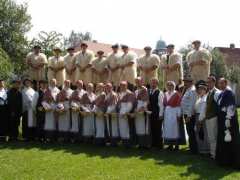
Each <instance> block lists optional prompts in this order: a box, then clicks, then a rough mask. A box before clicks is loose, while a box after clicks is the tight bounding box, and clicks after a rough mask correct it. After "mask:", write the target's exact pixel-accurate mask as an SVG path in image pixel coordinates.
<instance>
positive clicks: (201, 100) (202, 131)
mask: <svg viewBox="0 0 240 180" xmlns="http://www.w3.org/2000/svg"><path fill="white" fill-rule="evenodd" d="M197 94H198V98H197V101H196V103H195V118H196V125H195V132H196V139H197V145H198V152H199V153H200V154H208V153H210V149H209V143H208V136H207V129H206V122H205V115H206V103H207V85H206V84H205V83H203V82H202V83H200V84H198V86H197Z"/></svg>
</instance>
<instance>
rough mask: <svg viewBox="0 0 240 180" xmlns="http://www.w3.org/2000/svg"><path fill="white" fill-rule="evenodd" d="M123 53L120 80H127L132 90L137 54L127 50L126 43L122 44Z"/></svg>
mask: <svg viewBox="0 0 240 180" xmlns="http://www.w3.org/2000/svg"><path fill="white" fill-rule="evenodd" d="M121 47H122V51H123V55H122V57H121V61H120V66H121V69H122V71H121V76H120V81H127V82H128V86H129V89H130V90H133V87H134V85H135V78H136V77H137V61H136V60H137V54H136V53H135V52H133V51H129V47H128V46H127V45H122V46H121Z"/></svg>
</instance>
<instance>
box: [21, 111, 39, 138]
mask: <svg viewBox="0 0 240 180" xmlns="http://www.w3.org/2000/svg"><path fill="white" fill-rule="evenodd" d="M35 134H36V128H34V127H28V112H27V111H25V112H24V113H23V117H22V137H23V138H24V139H26V140H32V139H34V138H35Z"/></svg>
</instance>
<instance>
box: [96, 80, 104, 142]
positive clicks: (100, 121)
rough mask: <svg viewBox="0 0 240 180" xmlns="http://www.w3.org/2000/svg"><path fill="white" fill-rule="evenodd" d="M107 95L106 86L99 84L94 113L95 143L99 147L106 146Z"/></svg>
mask: <svg viewBox="0 0 240 180" xmlns="http://www.w3.org/2000/svg"><path fill="white" fill-rule="evenodd" d="M105 99H106V93H105V92H104V84H103V83H98V84H97V86H96V99H95V100H94V105H95V106H94V110H93V111H94V113H95V131H96V133H95V138H96V139H95V143H96V144H97V145H104V144H105V118H104V113H105V111H106V104H105Z"/></svg>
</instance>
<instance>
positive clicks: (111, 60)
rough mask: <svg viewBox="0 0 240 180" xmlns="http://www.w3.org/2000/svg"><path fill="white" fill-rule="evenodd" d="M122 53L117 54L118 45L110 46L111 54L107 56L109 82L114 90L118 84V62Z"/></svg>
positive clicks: (119, 72)
mask: <svg viewBox="0 0 240 180" xmlns="http://www.w3.org/2000/svg"><path fill="white" fill-rule="evenodd" d="M121 56H122V53H120V52H119V45H118V44H115V45H113V46H112V52H111V53H110V54H109V55H108V56H107V58H106V61H107V64H108V68H109V71H110V74H109V81H110V82H111V83H112V84H113V86H114V89H115V90H116V89H117V87H118V86H119V83H120V75H121V68H120V61H121Z"/></svg>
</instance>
